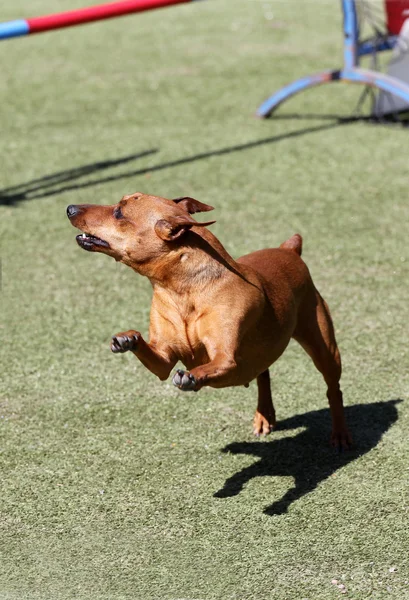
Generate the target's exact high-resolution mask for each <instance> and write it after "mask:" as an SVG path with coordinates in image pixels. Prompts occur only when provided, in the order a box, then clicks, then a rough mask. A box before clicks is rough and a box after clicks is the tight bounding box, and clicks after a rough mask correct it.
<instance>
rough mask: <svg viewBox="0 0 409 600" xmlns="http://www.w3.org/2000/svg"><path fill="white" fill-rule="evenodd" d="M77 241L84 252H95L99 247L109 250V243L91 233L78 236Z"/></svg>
mask: <svg viewBox="0 0 409 600" xmlns="http://www.w3.org/2000/svg"><path fill="white" fill-rule="evenodd" d="M75 239H76V240H77V244H78V245H79V246H81V248H84V250H94V248H95V247H97V246H99V247H102V248H109V244H108V242H106V241H105V240H101V239H100V238H97V237H95V235H90V234H89V233H81V234H80V235H77V237H76V238H75Z"/></svg>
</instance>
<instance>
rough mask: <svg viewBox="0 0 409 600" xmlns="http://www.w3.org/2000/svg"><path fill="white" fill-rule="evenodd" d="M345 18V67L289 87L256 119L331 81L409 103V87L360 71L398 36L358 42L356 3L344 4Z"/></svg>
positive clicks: (261, 109)
mask: <svg viewBox="0 0 409 600" xmlns="http://www.w3.org/2000/svg"><path fill="white" fill-rule="evenodd" d="M341 3H342V11H343V14H344V67H343V69H340V70H335V71H322V72H321V73H317V74H315V75H309V76H307V77H303V78H302V79H298V80H297V81H294V82H293V83H290V84H289V85H287V86H286V87H284V88H281V90H279V91H278V92H276V93H275V94H273V95H272V96H270V98H268V99H267V100H266V101H265V102H263V104H262V105H261V106H260V107H259V108H258V110H257V116H259V117H268V116H269V115H270V114H271V113H272V112H273V111H274V110H275V109H276V108H277V107H278V106H279V105H280V104H281V103H282V102H284V101H285V100H287V99H288V98H291V96H294V95H295V94H298V92H302V91H303V90H305V89H307V88H310V87H314V86H316V85H321V84H323V83H330V82H332V81H346V82H349V83H362V84H364V85H369V86H371V87H374V88H378V89H380V90H383V91H384V92H388V93H390V94H394V95H395V96H398V97H399V98H401V99H402V100H404V101H405V102H407V103H409V85H406V84H405V83H404V82H402V81H400V80H399V79H397V78H396V77H391V76H390V75H384V74H383V73H379V72H377V71H371V70H369V69H361V68H359V59H360V57H361V56H365V55H368V54H373V53H375V52H382V51H383V50H391V49H392V48H393V47H394V46H395V44H396V41H397V39H398V36H396V35H387V34H385V36H382V37H380V38H373V39H370V40H366V41H360V40H359V23H358V17H357V11H356V0H341Z"/></svg>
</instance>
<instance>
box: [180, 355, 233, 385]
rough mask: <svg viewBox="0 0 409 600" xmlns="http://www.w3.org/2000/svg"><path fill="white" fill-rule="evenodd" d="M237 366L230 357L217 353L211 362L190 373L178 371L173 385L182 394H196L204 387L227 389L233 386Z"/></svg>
mask: <svg viewBox="0 0 409 600" xmlns="http://www.w3.org/2000/svg"><path fill="white" fill-rule="evenodd" d="M236 369H237V364H236V361H235V360H234V358H233V357H232V356H229V355H228V354H226V353H222V352H220V353H218V354H216V355H215V356H214V358H213V360H211V361H210V362H209V363H207V364H205V365H201V366H200V367H195V368H194V369H192V370H191V371H182V370H181V369H178V370H177V371H176V373H175V375H174V376H173V385H175V386H176V387H178V388H179V389H180V390H183V391H184V392H189V391H194V392H197V391H198V390H200V388H201V387H203V386H204V385H210V386H213V387H227V386H229V385H234V379H235V375H236Z"/></svg>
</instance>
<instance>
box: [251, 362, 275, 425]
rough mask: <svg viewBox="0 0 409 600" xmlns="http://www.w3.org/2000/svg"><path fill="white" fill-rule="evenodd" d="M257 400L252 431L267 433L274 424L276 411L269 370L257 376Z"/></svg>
mask: <svg viewBox="0 0 409 600" xmlns="http://www.w3.org/2000/svg"><path fill="white" fill-rule="evenodd" d="M257 388H258V400H257V410H256V413H255V415H254V420H253V433H254V435H257V436H259V435H260V434H264V435H267V434H268V433H270V432H271V431H272V429H273V428H274V427H275V424H276V413H275V410H274V406H273V400H272V397H271V387H270V373H269V370H268V369H266V371H263V373H260V375H259V376H258V377H257Z"/></svg>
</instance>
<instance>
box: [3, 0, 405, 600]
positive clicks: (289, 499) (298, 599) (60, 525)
mask: <svg viewBox="0 0 409 600" xmlns="http://www.w3.org/2000/svg"><path fill="white" fill-rule="evenodd" d="M29 4H30V5H28V4H27V2H23V1H22V0H14V2H13V3H3V4H2V6H1V10H0V19H1V20H8V19H14V18H21V17H24V16H26V17H27V16H35V15H40V14H46V13H48V12H55V11H58V10H64V9H67V8H71V7H73V8H74V7H79V6H84V5H86V4H87V3H86V2H84V1H83V0H81V1H78V0H70V2H69V3H66V2H62V1H61V0H59V1H58V2H57V1H56V0H54V1H51V0H35V1H34V0H33V1H32V2H30V3H29ZM68 5H69V6H68ZM341 43H342V39H341V14H340V7H339V6H338V4H337V3H335V5H334V4H333V3H332V2H329V1H324V0H317V1H315V2H312V1H309V2H305V3H304V2H303V3H297V2H295V0H292V1H291V2H285V1H284V0H283V1H273V2H271V1H270V2H268V1H267V0H266V1H265V2H261V1H257V0H253V1H251V2H250V1H243V0H240V1H238V2H234V1H233V0H225V1H223V2H210V1H209V2H203V3H202V2H201V3H197V4H196V3H194V4H191V5H190V4H189V5H185V6H180V7H174V8H170V9H163V10H160V11H154V12H151V13H144V14H143V15H136V16H131V17H127V18H124V19H117V20H111V21H106V22H101V23H96V24H93V25H89V26H86V27H78V28H72V29H67V30H64V31H59V32H52V33H47V34H43V35H39V36H33V37H32V38H25V39H16V40H9V41H5V42H2V43H1V45H0V57H1V61H2V65H3V69H2V76H1V80H0V105H1V112H0V114H1V142H2V150H1V165H0V203H1V206H0V215H1V216H0V228H1V242H2V244H1V265H2V289H1V294H0V299H1V326H0V327H1V329H0V331H1V340H2V343H1V348H0V352H1V365H2V375H1V381H0V386H1V396H0V477H1V480H0V481H1V484H0V531H1V534H0V599H1V600H26V599H27V600H28V599H30V600H60V599H61V600H62V599H68V598H76V599H81V600H82V599H87V600H110V599H112V600H120V599H124V600H125V599H127V600H128V599H135V600H154V599H155V600H156V599H158V600H159V599H160V600H177V599H179V600H180V599H184V600H233V599H234V600H253V599H254V600H270V599H271V600H303V599H305V600H306V599H308V600H324V599H325V600H327V599H328V600H330V599H336V598H342V597H346V598H350V599H354V600H363V599H369V598H371V599H378V600H383V599H385V598H392V599H399V600H404V599H406V598H409V523H408V516H409V495H408V489H409V486H408V484H409V461H408V452H409V438H408V431H409V409H408V397H409V369H408V344H409V331H408V316H409V315H408V295H409V285H408V265H409V252H408V239H409V237H408V236H409V226H408V222H409V205H408V181H409V170H408V166H409V163H408V155H409V154H408V153H409V131H408V130H405V129H400V128H397V127H387V126H379V125H372V124H369V123H365V122H349V123H342V122H340V121H339V119H338V117H342V116H348V115H350V113H351V111H352V109H353V108H354V105H355V103H356V101H357V99H358V97H359V94H360V92H361V89H359V88H356V87H353V86H342V85H336V84H334V85H333V86H328V87H321V88H317V89H315V90H313V91H310V92H308V93H305V94H303V95H300V96H299V97H297V98H294V99H293V100H292V101H291V102H289V103H288V104H286V105H285V106H283V107H282V108H281V109H280V111H279V113H277V117H276V118H273V119H270V120H267V121H259V120H257V119H254V118H253V114H254V112H255V110H256V108H257V106H258V105H259V104H260V103H261V101H262V100H264V99H265V98H266V97H267V96H268V95H269V94H270V93H271V92H273V91H274V90H275V89H277V88H279V87H280V86H281V85H283V84H285V83H287V82H289V81H291V80H292V79H294V78H296V77H298V76H301V75H303V74H308V73H312V72H315V71H318V70H320V69H322V68H329V67H334V68H335V67H336V66H337V65H340V62H341ZM136 190H138V191H146V192H149V193H153V194H157V195H163V196H167V197H176V196H181V195H192V196H195V197H196V198H198V199H200V200H201V201H203V202H208V203H210V204H212V205H213V206H215V207H216V211H215V212H214V213H212V216H213V214H214V218H216V219H217V223H216V225H214V226H213V231H214V232H215V234H216V235H217V236H219V237H220V239H221V240H222V241H223V243H224V244H225V246H226V248H227V249H228V250H229V251H230V253H231V254H232V255H233V256H239V255H241V254H245V253H247V252H249V251H251V250H254V249H257V248H261V247H265V246H275V245H278V244H279V243H281V242H282V241H283V240H284V239H286V238H287V237H289V236H290V235H291V234H293V233H294V232H296V231H299V232H301V233H302V235H303V237H304V254H303V256H304V258H305V260H306V262H307V263H308V265H309V267H310V270H311V272H312V275H313V277H314V279H315V282H316V284H317V287H318V288H319V289H320V291H321V292H322V294H323V295H324V297H325V298H326V299H327V301H328V303H329V305H330V307H331V310H332V313H333V317H334V322H335V326H336V330H337V336H338V340H339V344H340V348H341V352H342V356H343V363H344V375H343V379H342V387H343V390H344V398H345V402H346V405H347V416H348V419H349V422H350V426H351V429H352V433H353V436H354V439H355V447H354V449H353V450H352V451H351V452H350V453H348V454H341V455H337V454H335V453H333V452H332V451H331V450H330V449H329V448H328V446H327V441H328V437H329V430H330V419H329V413H328V409H327V406H326V397H325V386H324V384H323V382H322V380H321V377H320V376H319V374H318V373H317V372H316V371H315V369H314V368H313V366H312V363H311V362H310V360H309V358H308V357H307V356H306V355H305V354H304V353H303V352H302V350H300V349H299V347H297V346H296V345H295V344H291V345H290V347H289V349H288V350H287V351H286V353H285V355H284V356H283V358H282V359H280V361H279V362H278V363H277V364H276V365H274V367H273V368H272V369H271V372H272V376H273V392H274V399H275V404H276V409H277V414H278V418H279V420H280V427H279V429H278V431H276V432H274V433H273V434H272V435H271V436H270V437H269V438H268V439H261V440H255V439H254V438H253V437H252V435H251V420H252V415H253V412H254V409H255V401H256V386H255V384H254V383H253V384H251V386H250V388H249V389H244V388H231V389H226V390H219V391H217V390H212V389H210V388H209V389H203V390H202V391H201V392H200V393H199V394H197V395H194V397H192V396H191V395H185V394H182V393H181V392H179V391H178V390H176V388H174V387H173V386H172V385H171V382H170V381H168V382H165V383H161V382H160V381H159V380H156V379H155V378H154V377H153V375H151V374H150V373H149V372H148V371H147V370H145V369H144V368H143V367H142V366H141V365H140V364H139V363H137V361H136V360H135V358H134V357H133V356H128V355H124V356H114V355H112V354H111V353H110V351H109V341H110V336H111V335H112V334H113V333H115V332H117V331H121V330H124V329H128V328H136V329H139V330H140V331H142V332H143V333H145V334H146V332H147V328H148V319H149V306H150V297H151V290H150V285H149V282H148V281H147V280H144V279H143V278H141V277H138V276H136V275H135V274H133V273H132V272H131V270H130V269H127V268H126V267H124V266H122V265H118V264H116V263H115V262H114V261H111V260H110V259H108V258H107V257H104V256H102V255H99V256H97V255H91V254H87V253H85V252H82V251H81V250H80V249H79V248H78V246H77V245H76V243H75V239H74V238H75V231H74V230H73V228H72V227H71V226H70V224H69V223H68V220H67V218H66V216H65V207H66V206H67V205H68V204H71V203H74V204H75V203H104V204H108V203H114V202H116V201H117V200H118V199H119V198H120V197H121V196H122V195H123V194H125V193H131V192H133V191H136ZM332 580H337V582H338V585H341V584H342V585H344V586H345V589H342V588H339V587H338V586H337V584H335V583H332Z"/></svg>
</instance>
